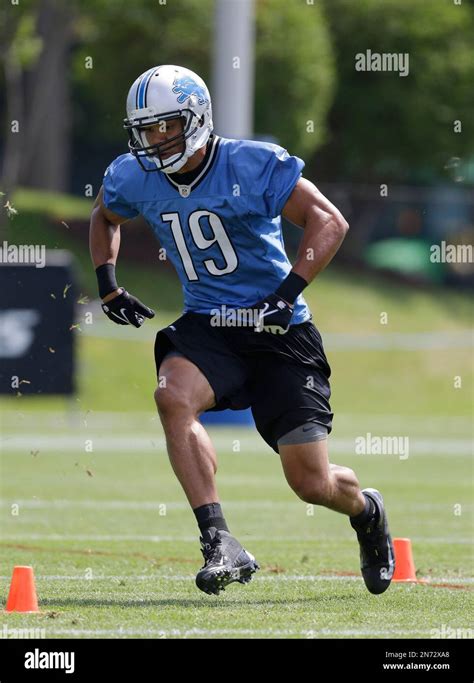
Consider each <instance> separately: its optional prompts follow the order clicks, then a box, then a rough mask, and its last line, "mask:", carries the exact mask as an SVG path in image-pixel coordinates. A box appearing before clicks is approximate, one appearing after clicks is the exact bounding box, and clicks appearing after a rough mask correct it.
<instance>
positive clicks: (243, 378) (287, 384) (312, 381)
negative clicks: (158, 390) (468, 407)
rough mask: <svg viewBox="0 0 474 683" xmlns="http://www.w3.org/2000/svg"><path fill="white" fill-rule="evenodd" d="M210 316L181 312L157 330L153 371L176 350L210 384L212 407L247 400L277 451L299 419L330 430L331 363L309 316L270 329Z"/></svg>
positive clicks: (236, 404) (242, 404) (236, 405)
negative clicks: (218, 322) (214, 321)
mask: <svg viewBox="0 0 474 683" xmlns="http://www.w3.org/2000/svg"><path fill="white" fill-rule="evenodd" d="M210 319H211V318H210V316H208V315H203V314H200V313H185V314H184V315H183V316H182V317H181V318H179V319H178V320H177V321H176V322H174V323H173V324H172V325H169V326H168V327H166V328H164V329H163V330H160V331H159V332H158V334H157V335H156V341H155V363H156V372H157V375H158V374H159V369H160V365H161V363H162V361H163V359H164V357H165V356H166V354H167V353H168V352H169V351H171V350H172V349H176V350H178V351H179V352H180V353H182V354H183V355H184V356H185V357H186V358H188V359H189V360H190V361H192V362H193V363H194V364H195V365H197V367H198V368H199V369H200V370H201V372H202V373H203V374H204V375H205V377H206V378H207V380H208V382H209V384H210V385H211V387H212V389H213V390H214V394H215V398H216V405H215V406H214V407H213V408H211V410H225V409H226V408H230V409H232V410H240V409H243V408H248V407H249V406H250V407H251V409H252V414H253V417H254V420H255V424H256V426H257V429H258V431H259V433H260V434H261V436H262V437H263V438H264V439H265V441H266V442H267V443H268V445H269V446H271V447H272V448H273V450H274V451H276V452H277V453H278V445H277V441H278V439H279V438H280V437H282V436H283V435H284V434H286V433H287V432H289V431H291V430H292V429H296V427H299V426H300V425H302V424H305V423H307V422H316V423H318V424H322V425H324V426H325V427H326V428H327V430H328V433H329V432H330V431H331V429H332V417H333V413H332V412H331V407H330V404H329V398H330V396H331V389H330V386H329V377H330V375H331V369H330V367H329V363H328V361H327V359H326V355H325V353H324V349H323V343H322V340H321V335H320V334H319V332H318V330H317V329H316V327H315V326H314V325H313V323H312V322H305V323H301V324H299V325H292V326H291V327H290V329H289V330H288V332H287V333H286V334H284V335H274V334H271V333H269V332H255V331H254V330H253V329H251V328H248V327H240V328H238V327H212V326H211V324H210Z"/></svg>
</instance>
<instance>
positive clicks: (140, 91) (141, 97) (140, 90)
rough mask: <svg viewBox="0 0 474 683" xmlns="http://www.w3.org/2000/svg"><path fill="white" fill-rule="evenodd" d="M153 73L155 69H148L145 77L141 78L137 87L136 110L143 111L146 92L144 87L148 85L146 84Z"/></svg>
mask: <svg viewBox="0 0 474 683" xmlns="http://www.w3.org/2000/svg"><path fill="white" fill-rule="evenodd" d="M154 73H155V67H153V69H149V70H148V71H147V73H146V74H145V76H144V77H143V78H142V80H141V82H140V85H139V86H138V95H137V98H138V107H137V108H138V109H143V107H144V106H145V92H146V87H147V85H148V82H149V80H150V78H151V77H152V76H153V74H154Z"/></svg>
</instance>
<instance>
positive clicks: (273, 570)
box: [0, 414, 473, 638]
mask: <svg viewBox="0 0 474 683" xmlns="http://www.w3.org/2000/svg"><path fill="white" fill-rule="evenodd" d="M18 420H19V421H20V422H21V418H18ZM49 420H50V421H49ZM14 422H15V421H14V420H13V418H11V422H10V424H9V425H8V427H9V428H10V429H11V430H12V431H13V428H14V427H15V424H14ZM345 424H346V426H348V430H347V432H346V433H345V434H344V438H341V436H340V435H339V436H338V438H337V439H334V449H333V451H334V456H333V460H334V461H335V462H341V463H342V462H343V463H345V464H347V465H349V466H351V467H353V468H354V469H355V470H356V471H357V473H358V475H359V478H360V481H361V483H362V485H364V486H368V485H375V486H377V487H380V489H381V490H382V491H383V493H384V495H385V498H386V502H387V506H388V509H389V512H390V522H391V527H392V530H393V534H394V535H395V536H401V537H409V538H411V539H412V543H413V550H414V557H415V563H416V567H417V575H418V577H419V578H422V579H426V581H427V583H424V584H418V585H415V584H394V585H392V586H391V588H390V589H389V591H388V592H387V593H386V594H384V595H382V596H372V595H370V594H369V593H367V591H366V589H365V587H364V585H363V582H362V579H360V578H359V571H358V546H357V543H356V540H355V536H354V534H353V532H352V529H351V528H350V527H349V524H348V522H347V520H346V518H344V517H343V516H341V515H337V514H336V513H332V512H329V511H327V510H324V509H321V508H313V507H312V506H307V505H306V504H305V503H303V502H301V501H299V500H298V499H297V498H296V497H295V496H294V494H293V493H292V492H291V491H290V490H289V489H288V487H287V486H286V483H285V481H284V478H283V475H282V473H281V470H280V465H279V459H278V457H277V456H275V455H274V454H273V453H272V451H270V450H269V449H268V448H267V447H266V446H265V445H264V444H262V442H261V441H260V440H259V439H258V437H257V436H255V435H254V432H253V431H252V430H248V429H242V428H240V429H239V430H237V431H236V430H235V429H231V430H230V429H224V430H221V429H217V430H216V429H214V430H212V434H213V436H214V437H215V442H216V444H217V447H218V451H219V460H220V469H219V474H218V483H219V488H220V493H221V498H222V500H223V501H224V510H225V513H226V517H227V519H228V522H229V523H230V527H231V529H232V531H233V532H234V533H235V534H236V535H237V536H238V537H239V539H240V540H241V541H242V542H243V543H244V545H245V546H246V547H247V548H248V549H249V550H250V551H251V552H253V553H254V554H255V556H256V557H257V559H258V560H259V562H260V564H261V570H260V571H259V572H258V573H257V574H256V575H255V577H254V579H253V581H252V582H251V584H249V585H248V586H241V585H240V584H232V585H231V586H229V587H228V588H227V590H226V592H225V593H223V594H221V595H220V596H219V597H214V596H206V595H204V594H202V593H200V592H199V591H198V590H197V588H196V587H195V585H194V574H195V572H196V570H197V569H198V568H199V567H200V566H201V558H200V553H199V545H198V542H197V534H196V528H195V523H194V519H193V516H192V513H191V512H190V510H189V509H188V507H187V505H186V503H185V501H184V499H183V495H182V493H181V491H180V488H179V485H178V483H177V482H176V480H175V478H174V475H173V474H172V471H171V468H170V466H169V464H168V461H167V456H166V451H165V448H164V440H163V437H162V436H160V435H159V430H158V428H156V429H155V419H154V416H153V415H152V414H150V415H147V416H145V415H140V416H138V415H137V416H136V417H135V419H134V420H132V421H131V422H130V423H129V424H127V422H126V421H125V420H124V419H118V417H117V416H113V415H104V416H95V418H91V419H90V420H89V422H88V423H87V424H84V423H82V424H77V423H76V424H74V423H71V424H69V425H67V424H63V423H62V421H61V420H57V419H54V417H53V416H51V415H48V416H45V415H43V417H42V418H41V419H38V420H37V422H36V423H34V424H32V425H31V426H32V427H34V433H32V434H30V435H29V434H28V433H25V432H24V431H23V430H21V429H20V428H19V427H18V423H17V429H16V430H15V433H16V434H17V436H16V437H15V438H13V437H12V439H10V442H11V445H10V450H9V448H8V441H7V442H5V444H4V446H5V450H4V453H3V465H2V481H3V482H4V483H3V485H2V509H1V518H2V543H1V546H0V550H1V554H0V557H1V560H0V567H1V570H0V574H1V579H0V581H1V584H0V595H1V596H3V597H4V599H6V595H7V589H8V583H9V578H10V576H9V574H10V572H11V569H12V567H13V565H14V564H31V565H32V566H33V567H34V569H35V573H36V576H37V589H38V596H39V601H40V610H41V612H40V614H35V615H21V614H7V613H5V612H3V613H2V617H1V619H0V628H3V625H4V624H6V625H7V626H8V627H10V628H44V629H45V635H46V637H61V636H62V637H67V636H69V637H87V638H91V637H127V636H128V637H162V638H169V637H209V636H212V637H217V638H218V637H285V638H286V637H300V638H301V637H303V638H311V637H315V638H324V637H347V636H352V637H374V638H376V637H391V636H392V637H396V638H404V637H406V638H423V637H428V638H429V637H430V636H432V635H434V632H433V631H432V629H441V628H442V627H443V624H444V625H445V627H447V626H450V627H452V628H456V629H469V628H470V627H471V626H472V624H471V622H470V616H469V615H470V614H472V607H473V604H472V603H473V600H472V593H471V592H470V591H471V588H472V580H473V579H472V556H471V549H470V548H471V546H470V539H471V536H472V510H473V507H472V502H471V501H472V498H471V482H470V480H469V453H468V451H467V450H466V445H465V438H467V437H468V436H469V424H468V421H465V420H458V421H457V425H456V436H455V437H453V441H452V443H453V446H452V447H450V446H449V439H447V438H446V434H445V431H444V428H443V425H441V424H439V425H438V427H437V428H436V427H434V426H433V425H431V429H430V433H429V439H428V441H427V437H428V434H427V433H425V432H424V431H423V427H424V426H423V424H420V423H419V422H417V421H413V423H412V424H411V425H406V426H407V427H408V429H407V430H406V431H407V433H409V434H410V436H411V452H410V456H409V458H408V459H407V460H401V459H400V458H399V457H397V456H395V455H391V456H388V455H386V456H380V455H372V456H368V455H367V456H356V455H352V456H351V455H347V454H346V452H349V451H350V448H351V440H353V437H354V434H358V433H359V431H360V430H357V424H356V423H355V422H354V423H353V424H352V427H350V426H349V425H350V420H349V419H348V420H347V421H346V423H345ZM377 424H378V426H379V427H380V429H381V430H382V429H383V424H384V421H383V419H379V421H378V423H377ZM102 425H103V426H102ZM112 426H113V427H114V428H113V434H114V436H113V440H112V441H111V437H108V436H107V435H108V434H110V433H111V428H112ZM393 426H394V423H393V422H391V423H387V424H385V432H386V433H389V432H390V430H391V429H393ZM425 426H426V425H425ZM10 433H11V432H10ZM157 433H158V435H157ZM19 434H21V437H20V436H18V435H19ZM463 437H464V438H463ZM86 439H90V440H91V441H92V448H93V451H92V452H85V450H84V442H85V440H86ZM236 440H238V441H239V448H240V451H237V452H233V448H235V441H236ZM432 442H434V443H436V442H437V448H436V454H434V455H433V454H432V453H431V448H430V444H431V443H432ZM352 450H353V449H352ZM14 505H18V506H19V507H18V508H15V507H12V506H14ZM456 506H460V507H456ZM16 512H18V514H15V513H16ZM459 513H460V514H459ZM466 632H467V631H466Z"/></svg>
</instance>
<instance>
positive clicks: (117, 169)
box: [90, 65, 394, 594]
mask: <svg viewBox="0 0 474 683" xmlns="http://www.w3.org/2000/svg"><path fill="white" fill-rule="evenodd" d="M236 106H238V103H236ZM124 127H125V129H126V130H127V131H128V135H129V153H128V154H123V155H122V156H119V157H118V158H117V159H115V160H114V161H113V162H112V163H111V164H110V166H109V167H108V168H107V170H106V172H105V175H104V180H103V186H102V188H101V190H100V192H99V194H98V197H97V200H96V202H95V205H94V209H93V212H92V217H91V230H90V247H91V255H92V260H93V263H94V266H95V268H96V273H97V278H98V286H99V294H100V297H101V298H102V301H103V304H102V308H103V310H104V312H105V314H106V315H107V316H108V317H109V318H110V319H111V320H112V321H113V322H115V323H117V324H119V325H134V326H135V327H140V326H141V325H142V324H143V323H144V321H145V319H146V318H153V316H154V312H153V311H152V310H151V309H150V308H148V306H146V305H145V304H143V303H142V302H141V301H140V300H139V299H137V298H136V297H135V296H133V295H132V294H131V293H129V292H128V291H127V289H126V288H125V287H124V286H121V285H120V286H119V284H118V283H117V279H116V274H115V265H116V261H117V255H118V252H119V246H120V225H121V224H123V223H125V222H126V221H127V220H129V219H131V218H134V217H135V216H138V215H139V214H141V215H142V216H143V217H144V218H145V219H146V220H147V221H148V223H149V224H150V226H151V228H152V230H153V231H154V233H155V235H156V237H157V238H158V239H159V241H160V243H161V245H162V246H163V247H164V248H165V249H166V253H167V255H168V256H169V258H170V260H171V261H172V263H173V265H174V267H175V269H176V271H177V273H178V276H179V278H180V280H181V284H182V288H183V294H184V312H183V315H182V316H181V317H180V318H179V319H178V320H176V321H175V322H174V323H173V324H172V325H169V326H168V327H166V328H165V329H162V330H160V331H159V332H158V334H157V336H156V342H155V360H156V372H157V376H158V378H159V379H161V381H159V387H158V388H157V390H156V392H155V400H156V404H157V407H158V411H159V414H160V418H161V422H162V424H163V429H164V432H165V435H166V443H167V448H168V453H169V457H170V461H171V464H172V467H173V470H174V472H175V474H176V476H177V478H178V480H179V482H180V483H181V485H182V487H183V489H184V492H185V494H186V496H187V499H188V501H189V504H190V506H191V508H192V510H193V511H194V514H195V516H196V520H197V524H198V526H199V529H200V532H201V537H200V540H201V545H202V553H203V556H204V566H203V567H202V569H201V570H200V571H199V572H198V574H197V577H196V583H197V586H198V588H200V589H201V590H203V591H204V592H206V593H214V594H217V593H219V591H220V590H223V589H224V588H225V587H226V586H227V585H228V584H229V583H231V582H234V581H239V582H240V583H247V582H248V581H250V579H251V577H252V574H253V573H254V572H255V571H256V570H257V569H258V564H257V562H256V560H255V558H254V556H253V555H252V554H251V553H250V552H249V551H247V550H245V549H244V548H243V547H242V545H241V544H240V543H239V541H238V540H237V539H236V538H235V537H234V536H232V535H231V533H230V531H229V528H228V526H227V522H226V520H225V517H224V512H223V509H222V507H221V504H220V502H219V495H218V492H217V488H216V482H215V473H216V468H217V458H216V452H215V449H214V446H213V444H212V442H211V440H210V438H209V435H208V434H207V432H206V430H205V429H204V427H203V426H202V424H201V422H200V421H199V415H200V414H201V413H203V412H204V411H208V410H223V409H225V408H231V409H234V410H238V409H243V408H247V407H249V406H250V407H251V409H252V413H253V417H254V419H255V424H256V427H257V430H258V431H259V433H260V434H261V436H262V437H263V439H264V440H265V441H266V442H267V444H269V445H270V446H271V448H273V450H274V451H275V452H276V453H278V454H279V456H280V459H281V463H282V466H283V471H284V474H285V477H286V479H287V481H288V484H289V485H290V487H291V488H292V489H293V491H294V492H295V493H296V494H297V495H298V496H299V497H300V498H301V499H302V500H303V501H306V502H307V503H312V504H314V505H322V506H324V507H327V508H329V509H330V510H334V511H336V512H340V513H342V514H344V515H347V516H348V517H349V520H350V524H351V525H352V527H353V528H354V529H355V531H356V533H357V537H358V540H359V544H360V558H361V571H362V576H363V578H364V581H365V584H366V586H367V588H368V590H369V591H370V592H371V593H382V592H384V591H385V590H386V589H387V588H388V586H389V585H390V581H391V579H392V575H393V571H394V554H393V546H392V541H391V537H390V534H389V530H388V525H387V516H386V512H385V509H384V502H383V499H382V496H381V495H380V493H379V492H378V491H377V490H376V489H364V490H362V491H361V489H360V487H359V482H358V480H357V478H356V475H355V474H354V472H353V471H352V470H351V469H349V468H348V467H342V466H339V465H332V464H330V463H329V459H328V446H327V437H328V434H329V433H330V431H331V426H332V417H333V413H332V412H331V407H330V403H329V398H330V385H329V376H330V372H331V371H330V367H329V364H328V361H327V359H326V355H325V353H324V349H323V344H322V340H321V336H320V334H319V332H318V330H317V329H316V327H315V326H314V324H313V322H312V316H311V313H310V311H309V309H308V306H307V305H306V302H305V300H304V298H303V296H302V292H303V290H304V289H305V287H306V286H307V285H308V284H309V283H310V282H312V280H313V279H314V278H315V277H316V276H317V275H318V273H320V272H321V271H322V270H323V268H325V266H327V264H328V263H329V262H330V261H331V259H332V258H333V256H334V254H335V253H336V252H337V250H338V248H339V246H340V244H341V242H342V240H343V239H344V236H345V234H346V231H347V229H348V225H347V223H346V221H345V220H344V218H343V217H342V215H341V214H340V212H339V211H338V210H337V208H336V207H335V206H333V205H332V204H331V203H330V202H329V201H328V200H327V199H326V198H325V197H324V196H323V195H322V194H321V192H319V190H318V189H317V188H316V187H315V185H313V183H311V182H310V181H309V180H307V179H305V178H303V177H302V170H303V167H304V163H303V161H301V159H299V158H297V157H295V156H290V155H289V154H288V153H287V151H286V150H285V149H283V148H281V147H279V146H277V145H273V144H268V143H264V142H255V141H250V140H232V139H226V138H223V137H220V136H218V135H216V134H215V133H214V132H213V123H212V109H211V98H210V95H209V91H208V89H207V87H206V85H205V83H204V81H203V80H202V79H201V78H200V77H199V76H198V75H197V74H195V73H193V72H192V71H190V70H189V69H186V68H183V67H180V66H174V65H164V66H157V67H153V68H151V69H149V70H148V71H146V72H145V73H143V74H142V75H141V76H139V78H137V80H136V81H135V82H134V83H133V85H132V87H131V88H130V91H129V94H128V98H127V118H126V119H125V124H124ZM281 216H284V217H285V218H286V219H288V220H289V221H290V222H291V223H293V224H294V225H295V226H299V227H300V228H302V230H303V233H302V240H301V244H300V248H299V251H298V254H297V258H296V261H295V263H294V265H293V266H292V265H291V263H290V262H289V260H288V257H287V255H286V252H285V248H284V245H283V239H282V231H281ZM123 284H125V283H123Z"/></svg>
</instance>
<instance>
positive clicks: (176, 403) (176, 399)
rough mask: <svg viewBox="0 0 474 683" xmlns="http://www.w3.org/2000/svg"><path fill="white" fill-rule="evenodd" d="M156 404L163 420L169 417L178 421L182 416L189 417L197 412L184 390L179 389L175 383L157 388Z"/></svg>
mask: <svg viewBox="0 0 474 683" xmlns="http://www.w3.org/2000/svg"><path fill="white" fill-rule="evenodd" d="M155 403H156V407H157V408H158V412H159V413H160V417H161V419H162V420H167V419H168V418H169V417H173V418H174V419H176V418H177V417H179V416H180V415H184V416H189V415H191V414H194V412H195V411H194V409H193V405H192V403H191V401H190V400H189V397H188V396H187V395H186V393H185V392H184V391H183V388H182V387H177V386H176V385H175V384H174V383H173V382H168V383H167V384H166V386H159V387H157V388H156V390H155Z"/></svg>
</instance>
